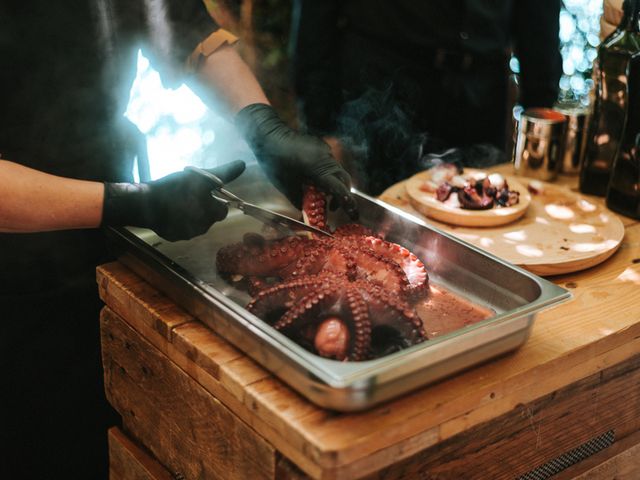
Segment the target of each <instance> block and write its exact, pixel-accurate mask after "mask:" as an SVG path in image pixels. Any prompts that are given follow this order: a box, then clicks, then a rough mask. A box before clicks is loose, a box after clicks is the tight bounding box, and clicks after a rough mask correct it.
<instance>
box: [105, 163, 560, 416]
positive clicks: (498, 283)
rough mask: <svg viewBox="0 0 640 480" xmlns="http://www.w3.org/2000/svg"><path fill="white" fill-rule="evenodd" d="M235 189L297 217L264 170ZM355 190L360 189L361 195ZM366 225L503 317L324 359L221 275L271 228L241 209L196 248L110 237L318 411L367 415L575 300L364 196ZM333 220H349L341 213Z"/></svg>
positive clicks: (481, 356) (498, 349)
mask: <svg viewBox="0 0 640 480" xmlns="http://www.w3.org/2000/svg"><path fill="white" fill-rule="evenodd" d="M229 189H230V190H232V191H233V192H235V193H237V194H238V195H239V196H240V197H242V198H245V199H246V200H247V201H250V202H254V203H257V204H260V205H263V206H265V207H267V208H270V209H273V210H277V211H280V212H282V213H285V214H288V215H295V214H296V211H295V210H294V209H293V208H292V207H291V206H290V205H289V204H288V202H287V201H286V200H285V199H284V197H282V196H281V195H280V194H279V193H278V192H277V191H276V190H275V189H274V188H273V187H272V186H271V185H270V184H269V183H268V182H267V181H266V179H265V178H264V177H263V176H262V174H261V172H260V170H259V169H258V167H257V166H253V167H251V168H248V169H247V171H246V172H245V173H244V174H243V175H242V176H241V177H240V178H239V179H238V180H236V181H235V182H233V183H231V184H230V186H229ZM356 193H357V192H356ZM356 196H357V199H358V203H359V208H360V220H359V221H360V223H362V224H363V225H365V226H368V227H371V228H373V229H374V230H376V231H378V232H383V233H384V234H385V237H386V238H387V239H388V240H390V241H392V242H397V243H400V244H402V245H404V246H405V247H407V248H408V249H410V250H411V251H412V252H414V253H415V254H416V255H418V256H419V257H420V258H421V259H422V260H423V261H424V262H425V263H426V265H427V269H428V271H429V277H430V281H431V282H433V283H435V284H437V285H440V286H442V287H444V288H446V289H448V290H450V291H452V292H454V293H456V294H457V295H459V296H462V297H464V298H466V299H468V300H470V301H472V302H474V303H477V304H479V305H481V306H485V307H488V308H491V309H493V310H494V311H495V312H496V314H495V316H493V317H491V318H488V319H486V320H483V321H481V322H478V323H476V324H473V325H469V326H466V327H464V328H461V329H459V330H456V331H454V332H451V333H448V334H445V335H442V336H439V337H436V338H434V339H431V340H428V341H426V342H424V343H422V344H419V345H416V346H413V347H411V348H408V349H405V350H402V351H399V352H396V353H393V354H390V355H387V356H385V357H382V358H378V359H375V360H370V361H364V362H338V361H334V360H329V359H325V358H321V357H319V356H317V355H315V354H313V353H311V352H309V351H307V350H305V349H304V348H302V347H301V346H299V345H297V344H296V343H295V342H293V341H292V340H290V339H289V338H287V337H285V336H284V335H283V334H281V333H280V332H278V331H276V330H275V329H273V328H272V327H270V326H269V325H268V324H266V323H265V322H263V321H261V320H260V319H258V318H257V317H255V316H254V315H252V314H250V313H249V312H247V311H246V310H245V309H244V305H246V303H247V301H248V300H249V296H248V294H247V293H245V292H242V291H239V290H237V289H236V288H234V287H233V286H231V285H230V284H229V283H227V281H225V279H223V278H221V277H220V276H218V274H217V272H216V266H215V257H216V252H217V251H218V249H219V248H220V247H221V246H223V245H227V244H229V243H232V242H237V241H241V239H242V235H243V234H244V233H246V232H261V231H262V230H263V225H262V224H260V223H258V222H257V221H255V220H253V219H252V218H250V217H247V216H245V215H243V214H242V213H241V212H239V211H231V212H230V214H229V216H228V217H227V219H226V220H225V221H224V222H222V223H219V224H216V225H214V227H213V228H211V230H210V231H209V232H208V233H207V234H205V235H203V236H200V237H197V238H195V239H192V240H190V241H182V242H174V243H171V242H167V241H164V240H162V239H161V238H160V237H158V236H157V235H155V234H154V233H153V232H151V231H149V230H144V229H115V230H110V232H109V233H110V237H111V238H112V240H113V242H112V245H114V246H115V247H116V249H117V250H116V252H118V253H119V257H120V259H121V261H123V262H124V263H125V264H127V265H129V266H130V267H131V268H132V269H133V270H134V271H136V272H137V273H138V274H140V275H141V276H142V277H144V278H146V279H147V280H148V281H149V282H150V283H151V284H153V285H155V286H156V287H157V288H158V289H160V290H161V291H163V292H164V293H166V294H167V295H168V296H169V297H171V298H172V299H174V300H175V301H176V302H177V303H178V304H180V305H181V306H182V307H183V308H185V309H186V310H187V311H189V312H190V313H191V314H192V315H194V316H195V317H197V318H199V319H200V320H201V321H202V322H204V323H205V324H206V325H208V326H209V327H210V328H211V329H212V330H214V331H215V332H216V333H218V334H219V335H220V336H222V337H224V338H226V339H227V340H229V341H230V342H231V343H233V344H235V345H236V346H237V347H238V348H240V349H241V350H243V351H244V352H246V353H247V354H248V355H250V356H251V357H252V358H254V359H255V360H256V361H257V362H258V363H259V364H261V365H262V366H264V367H265V368H267V369H269V370H270V371H272V372H273V373H274V374H275V375H277V376H278V377H280V378H281V379H282V380H283V381H285V382H286V383H288V384H289V385H290V386H291V387H293V388H294V389H296V390H297V391H299V392H300V393H301V394H302V395H304V396H306V397H307V398H309V399H310V400H311V401H313V402H315V403H316V404H318V405H320V406H322V407H326V408H331V409H335V410H340V411H355V410H361V409H365V408H368V407H370V406H372V405H375V404H378V403H380V402H383V401H385V400H389V399H391V398H393V397H396V396H398V395H400V394H402V393H405V392H408V391H410V390H412V389H415V388H417V387H420V386H423V385H426V384H428V383H430V382H433V381H435V380H438V379H441V378H443V377H446V376H448V375H451V374H453V373H455V372H457V371H460V370H461V369H464V368H466V367H469V366H472V365H475V364H478V363H480V362H483V361H485V360H487V359H489V358H492V357H495V356H497V355H501V354H503V353H505V352H508V351H511V350H514V349H516V348H518V347H519V346H521V345H522V344H523V343H524V342H525V341H526V339H527V337H528V336H529V333H530V331H531V327H532V325H533V321H534V318H535V315H536V313H537V312H539V311H540V310H542V309H543V308H546V307H549V306H551V305H555V304H557V303H559V302H561V301H563V300H566V299H568V298H570V296H571V294H570V293H569V292H568V291H567V290H565V289H563V288H560V287H558V286H556V285H554V284H552V283H550V282H548V281H546V280H544V279H542V278H540V277H538V276H536V275H533V274H531V273H529V272H527V271H526V270H523V269H521V268H518V267H515V266H513V265H511V264H509V263H507V262H505V261H503V260H500V259H499V258H497V257H494V256H493V255H491V254H489V253H487V252H484V251H482V250H480V249H478V248H476V247H474V246H472V245H469V244H467V243H465V242H463V241H461V240H458V239H456V238H454V237H452V236H450V235H448V234H447V233H444V232H442V231H440V230H438V229H436V228H434V227H431V226H429V225H428V224H427V223H425V222H423V221H422V220H420V219H418V218H416V217H413V216H411V215H409V214H407V213H404V212H402V211H400V210H398V209H396V208H394V207H391V206H389V205H387V204H385V203H383V202H380V201H378V200H376V199H374V198H371V197H368V196H366V195H364V194H360V193H357V195H356ZM331 221H332V223H334V224H341V223H347V222H348V219H347V218H346V217H345V216H342V214H337V215H335V216H334V217H332V218H331Z"/></svg>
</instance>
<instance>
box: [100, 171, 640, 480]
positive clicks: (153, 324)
mask: <svg viewBox="0 0 640 480" xmlns="http://www.w3.org/2000/svg"><path fill="white" fill-rule="evenodd" d="M507 168H510V167H507V166H505V167H501V168H499V169H498V170H501V171H507V170H506V169H507ZM559 183H564V184H567V185H570V186H573V187H574V188H575V185H576V183H577V179H576V178H575V177H564V178H561V179H560V180H559ZM596 201H598V202H602V200H601V199H598V200H596ZM623 222H624V224H625V228H626V231H625V237H624V240H623V243H622V245H621V247H620V249H619V250H618V251H617V252H616V253H615V254H614V255H613V256H612V257H611V258H609V259H608V260H607V261H605V262H603V263H602V264H600V265H598V266H595V267H593V268H590V269H587V270H584V271H580V272H576V273H572V274H568V275H562V276H557V277H549V279H550V280H551V281H553V282H555V283H556V284H558V285H561V286H563V287H565V288H568V289H570V290H571V292H572V293H573V295H574V296H573V299H572V300H571V301H569V302H566V303H564V304H561V305H559V306H557V307H555V308H553V309H550V310H545V311H543V312H542V313H540V314H539V315H538V316H537V318H536V321H535V323H534V326H533V330H532V333H531V337H530V338H529V340H527V342H526V343H525V344H524V346H523V347H522V348H520V349H519V350H518V351H516V352H514V353H511V354H507V355H505V356H503V357H501V358H499V359H496V360H493V361H490V362H487V363H486V364H483V365H481V366H478V367H475V368H472V369H470V370H467V371H465V372H463V373H460V374H457V375H455V376H454V377H452V378H450V379H448V380H445V381H441V382H439V383H437V384H435V385H431V386H428V387H425V388H421V389H419V390H417V391H415V392H413V393H411V394H408V395H405V396H403V397H401V398H399V399H397V400H394V401H391V402H387V403H385V404H382V405H380V406H377V407H374V408H372V409H370V410H367V411H365V412H361V413H350V414H340V413H336V412H332V411H328V410H324V409H322V408H319V407H317V406H315V405H313V404H312V403H310V402H309V401H307V400H306V399H304V398H302V397H301V396H300V395H298V394H297V393H295V392H294V391H292V390H291V389H290V388H288V387H287V386H286V385H285V384H283V383H282V382H281V381H279V380H278V379H277V378H275V377H274V376H273V375H271V374H270V373H269V372H267V371H266V370H264V369H262V368H261V367H259V366H258V365H257V364H256V363H254V362H253V361H252V360H250V359H249V358H248V357H246V356H245V355H243V354H242V352H240V351H238V350H237V349H235V348H234V347H232V346H231V345H229V344H228V343H227V342H226V341H224V340H222V339H220V338H219V337H218V336H216V335H215V334H214V333H213V332H211V331H210V330H209V329H208V328H207V327H205V326H204V325H203V324H201V323H200V322H198V321H197V320H195V319H194V318H192V317H191V316H190V315H188V314H187V313H186V312H184V311H183V310H182V309H181V308H180V307H179V306H177V305H175V304H174V303H173V302H172V301H171V300H169V299H168V298H166V297H165V296H163V295H162V294H161V293H159V292H158V291H157V290H155V289H154V288H153V287H151V286H150V285H149V284H148V283H146V282H145V281H143V280H142V279H140V277H138V276H137V275H135V274H134V273H133V272H132V271H130V270H129V269H127V268H126V267H125V266H123V265H122V264H120V263H112V264H108V265H104V266H101V267H99V269H98V284H99V286H100V292H101V296H102V298H103V300H104V301H105V302H106V303H107V304H108V305H109V306H110V308H112V309H113V310H115V311H116V313H118V314H120V315H121V316H122V317H124V318H126V319H127V321H128V322H129V323H131V324H132V326H133V327H134V328H135V329H136V330H138V331H139V332H140V333H142V334H143V335H144V336H145V338H147V339H148V340H149V341H150V342H151V343H152V344H154V345H155V346H157V347H158V348H159V349H160V350H161V351H162V352H163V353H165V354H166V355H168V356H169V357H170V358H171V359H172V360H173V361H174V362H175V363H176V364H177V365H179V366H180V367H181V368H182V369H183V370H184V371H186V372H187V373H188V374H190V375H191V376H192V377H193V378H195V379H196V380H197V381H198V382H200V384H201V385H202V386H204V387H205V388H206V389H207V390H208V391H209V392H211V393H212V394H213V395H214V396H216V398H218V399H219V400H220V401H221V402H222V403H224V404H225V405H226V406H227V408H229V409H230V410H232V411H233V412H234V413H235V414H236V415H238V416H239V417H240V418H242V419H243V420H244V421H245V422H246V423H247V424H248V425H250V426H251V427H252V428H254V429H255V430H256V431H257V432H258V433H260V434H261V435H262V436H263V437H264V438H265V439H267V440H268V441H269V442H271V443H272V444H273V445H274V446H275V447H276V448H277V449H278V450H280V451H281V452H282V453H283V454H284V455H286V456H287V457H288V458H290V459H292V460H293V461H294V462H295V463H296V464H297V465H299V466H300V467H301V468H302V469H303V470H304V471H306V472H307V473H308V474H310V475H311V476H313V477H317V478H321V477H326V478H354V477H356V476H360V475H362V474H363V473H366V472H373V471H376V470H379V469H380V468H383V467H385V466H387V465H390V464H391V463H394V462H397V461H398V460H399V459H403V458H407V457H409V456H411V455H412V454H414V453H415V452H418V451H420V450H423V449H425V448H427V447H428V446H431V445H435V444H437V443H439V442H444V441H445V440H447V439H450V438H452V437H453V436H454V435H456V434H459V433H461V432H464V431H466V430H468V429H470V428H472V427H474V426H477V425H479V424H481V423H483V422H487V421H490V420H492V419H495V418H497V417H499V416H500V415H503V414H505V413H506V412H509V411H512V410H513V409H514V408H516V406H518V405H520V404H526V403H528V402H531V401H533V400H535V399H537V398H540V397H542V396H544V395H548V394H550V393H552V392H555V391H557V390H559V389H561V388H562V387H564V386H567V385H570V384H572V383H574V382H576V381H579V380H581V379H584V378H585V377H588V376H590V375H594V374H595V373H598V372H600V371H602V370H603V369H605V368H607V367H609V366H612V365H616V364H618V363H620V362H623V361H625V360H627V359H629V358H631V357H633V356H634V355H635V354H637V353H638V352H640V295H639V294H640V224H639V223H638V222H637V221H634V220H631V219H628V218H623ZM325 472H332V473H331V474H330V475H328V474H325Z"/></svg>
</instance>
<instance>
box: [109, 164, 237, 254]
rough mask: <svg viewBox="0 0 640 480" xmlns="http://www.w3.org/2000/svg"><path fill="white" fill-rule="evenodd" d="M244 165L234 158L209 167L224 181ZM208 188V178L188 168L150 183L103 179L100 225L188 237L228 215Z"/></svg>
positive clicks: (234, 175)
mask: <svg viewBox="0 0 640 480" xmlns="http://www.w3.org/2000/svg"><path fill="white" fill-rule="evenodd" d="M244 168H245V163H244V162H243V161H241V160H236V161H234V162H231V163H227V164H225V165H222V166H220V167H216V168H211V169H208V171H209V172H211V173H213V174H214V175H216V176H217V177H218V178H220V179H221V180H222V181H223V182H224V183H227V182H230V181H231V180H233V179H234V178H236V177H238V176H239V175H240V174H241V173H242V172H243V171H244ZM211 190H213V184H212V182H211V181H209V180H207V178H205V177H203V176H201V175H198V174H197V173H194V172H190V171H183V172H177V173H172V174H171V175H167V176H166V177H163V178H161V179H159V180H156V181H152V182H149V183H105V190H104V206H103V213H102V226H112V227H116V226H134V227H144V228H150V229H152V230H153V231H154V232H156V233H157V234H158V235H160V236H161V237H162V238H164V239H166V240H169V241H172V242H173V241H176V240H188V239H190V238H193V237H195V236H198V235H202V234H203V233H205V232H206V231H207V230H209V228H210V227H211V225H213V224H214V223H215V222H218V221H220V220H222V219H224V218H225V217H226V216H227V210H228V209H227V206H226V205H225V204H224V203H222V202H220V201H218V200H216V199H215V198H213V197H212V196H211Z"/></svg>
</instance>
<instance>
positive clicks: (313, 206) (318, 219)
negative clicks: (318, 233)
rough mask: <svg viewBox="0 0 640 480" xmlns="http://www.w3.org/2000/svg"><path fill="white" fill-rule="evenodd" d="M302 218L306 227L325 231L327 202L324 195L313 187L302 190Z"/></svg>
mask: <svg viewBox="0 0 640 480" xmlns="http://www.w3.org/2000/svg"><path fill="white" fill-rule="evenodd" d="M303 190H304V193H303V197H302V218H303V220H304V222H305V223H306V224H307V225H311V226H313V227H316V228H319V229H321V230H327V228H328V225H327V208H326V207H327V200H326V196H325V194H324V193H322V192H321V191H320V190H318V189H317V188H316V187H314V186H313V185H307V186H305V187H304V188H303Z"/></svg>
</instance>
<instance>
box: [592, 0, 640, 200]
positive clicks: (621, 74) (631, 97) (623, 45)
mask: <svg viewBox="0 0 640 480" xmlns="http://www.w3.org/2000/svg"><path fill="white" fill-rule="evenodd" d="M623 11H624V15H623V17H622V21H621V22H620V25H619V26H618V28H617V29H616V30H615V31H614V32H613V33H612V34H611V35H609V36H608V37H607V38H606V39H605V40H604V41H603V42H602V44H601V45H600V47H599V48H598V58H597V60H596V62H595V64H594V73H595V75H594V77H595V81H596V90H595V103H594V109H593V115H592V116H591V120H590V124H589V129H588V133H587V148H586V152H585V158H584V162H583V165H582V168H581V171H580V191H582V192H584V193H589V194H593V195H599V196H604V195H606V193H607V189H608V186H609V183H610V180H611V179H612V171H613V168H614V163H615V160H616V159H617V158H619V157H625V158H626V157H627V156H629V155H631V152H632V150H634V148H635V145H636V136H637V134H638V133H639V132H640V25H639V21H640V0H625V2H624V4H623ZM625 168H626V167H625ZM618 176H619V175H617V174H616V178H618ZM614 196H616V194H614ZM613 203H614V204H616V203H617V200H613Z"/></svg>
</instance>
